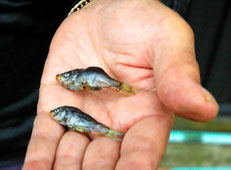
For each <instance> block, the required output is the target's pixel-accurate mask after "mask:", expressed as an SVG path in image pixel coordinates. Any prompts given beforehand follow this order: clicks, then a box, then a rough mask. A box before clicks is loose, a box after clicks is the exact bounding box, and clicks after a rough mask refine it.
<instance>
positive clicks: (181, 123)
mask: <svg viewBox="0 0 231 170" xmlns="http://www.w3.org/2000/svg"><path fill="white" fill-rule="evenodd" d="M173 129H174V130H194V131H211V132H230V133H231V117H217V118H216V119H214V120H212V121H210V122H207V123H200V122H194V121H190V120H185V119H182V118H179V117H176V118H175V121H174V124H173ZM214 140H215V139H214ZM179 166H181V167H182V166H187V167H189V166H231V145H215V144H200V143H169V144H168V146H167V150H166V153H165V155H164V157H163V161H162V163H161V165H160V167H164V168H171V167H179Z"/></svg>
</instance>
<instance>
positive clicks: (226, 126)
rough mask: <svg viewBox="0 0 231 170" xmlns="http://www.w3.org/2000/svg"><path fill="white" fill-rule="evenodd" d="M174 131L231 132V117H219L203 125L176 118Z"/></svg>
mask: <svg viewBox="0 0 231 170" xmlns="http://www.w3.org/2000/svg"><path fill="white" fill-rule="evenodd" d="M173 129H182V130H203V131H222V132H231V117H228V116H226V117H224V116H223V117H217V118H216V119H214V120H212V121H209V122H206V123H201V122H194V121H191V120H186V119H182V118H180V117H177V116H176V117H175V120H174V123H173Z"/></svg>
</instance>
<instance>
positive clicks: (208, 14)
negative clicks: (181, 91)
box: [162, 0, 231, 116]
mask: <svg viewBox="0 0 231 170" xmlns="http://www.w3.org/2000/svg"><path fill="white" fill-rule="evenodd" d="M162 2H164V3H165V4H166V5H168V6H169V7H170V8H173V9H174V10H175V11H177V12H178V13H179V14H180V15H181V16H182V17H183V18H184V19H185V20H186V21H187V22H188V23H189V25H190V26H191V27H192V29H193V31H194V34H195V49H196V57H197V61H198V63H199V66H200V74H201V82H202V85H203V86H204V87H206V88H207V89H208V90H209V91H210V92H211V93H212V94H213V95H214V96H215V98H216V99H217V101H218V103H219V105H220V113H219V115H230V116H231V25H230V24H231V2H230V0H222V1H221V0H213V1H211V0H197V1H193V0H183V1H179V0H162Z"/></svg>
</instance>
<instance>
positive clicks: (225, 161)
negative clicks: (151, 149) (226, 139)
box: [160, 143, 231, 168]
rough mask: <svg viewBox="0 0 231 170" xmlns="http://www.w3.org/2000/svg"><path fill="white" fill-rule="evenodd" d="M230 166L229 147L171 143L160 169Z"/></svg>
mask: <svg viewBox="0 0 231 170" xmlns="http://www.w3.org/2000/svg"><path fill="white" fill-rule="evenodd" d="M230 165H231V145H203V144H185V143H182V144H180V143H178V144H176V143H171V144H168V147H167V150H166V153H165V156H164V158H163V161H162V163H161V166H160V167H167V168H170V167H176V166H178V167H179V166H230Z"/></svg>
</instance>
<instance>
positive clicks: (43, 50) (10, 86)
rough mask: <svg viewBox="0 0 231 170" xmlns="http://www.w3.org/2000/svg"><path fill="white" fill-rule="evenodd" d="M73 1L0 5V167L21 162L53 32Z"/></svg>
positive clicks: (3, 1)
mask: <svg viewBox="0 0 231 170" xmlns="http://www.w3.org/2000/svg"><path fill="white" fill-rule="evenodd" d="M73 3H74V1H73V0H65V1H56V0H50V1H40V0H21V1H15V0H0V60H1V61H0V71H1V73H2V74H1V79H0V84H1V91H0V96H1V102H0V152H1V154H0V167H1V166H3V165H7V164H12V161H20V159H21V160H23V159H24V154H25V151H26V147H27V144H28V141H29V138H30V135H31V129H32V125H33V119H34V117H35V115H36V105H37V99H38V88H39V83H40V78H41V74H42V70H43V65H44V62H45V59H46V56H47V53H48V48H49V44H50V41H51V38H52V37H53V34H54V32H55V31H56V29H57V28H58V26H59V24H60V23H61V22H62V20H63V19H64V18H65V17H66V16H67V13H68V12H69V10H70V8H71V7H72V5H73Z"/></svg>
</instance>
